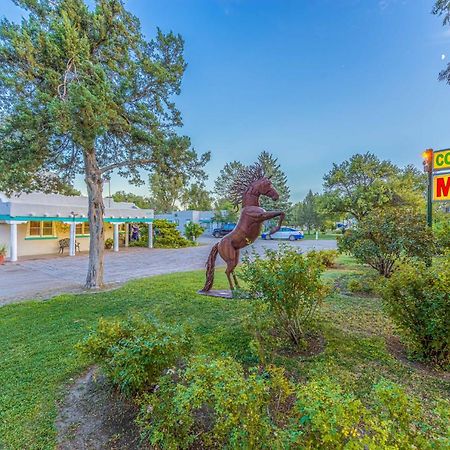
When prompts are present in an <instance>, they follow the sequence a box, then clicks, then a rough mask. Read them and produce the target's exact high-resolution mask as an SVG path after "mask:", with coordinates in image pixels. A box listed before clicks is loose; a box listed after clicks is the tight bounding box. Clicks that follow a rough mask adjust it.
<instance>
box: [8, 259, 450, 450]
mask: <svg viewBox="0 0 450 450" xmlns="http://www.w3.org/2000/svg"><path fill="white" fill-rule="evenodd" d="M340 262H341V263H344V264H345V266H340V269H338V270H331V271H329V272H327V273H326V274H325V277H326V278H327V279H329V280H331V281H332V280H333V279H334V278H336V277H338V276H340V275H341V274H343V273H347V272H349V271H353V270H355V269H357V266H355V265H354V263H353V262H352V261H351V260H349V259H347V260H341V261H340ZM203 276H204V275H203V273H202V272H188V273H179V274H171V275H164V276H158V277H153V278H148V279H142V280H136V281H132V282H129V283H128V284H126V285H125V286H123V287H122V288H120V289H117V290H115V291H110V292H105V293H97V294H83V295H62V296H59V297H56V298H54V299H52V300H49V301H46V302H26V303H21V304H15V305H10V306H5V307H3V308H0V330H1V331H2V332H1V334H0V349H1V353H0V367H1V371H0V448H3V447H4V448H6V449H21V450H22V449H52V448H55V442H56V431H55V427H54V422H55V419H56V415H57V404H58V401H59V400H60V399H61V398H62V396H63V395H64V387H65V386H66V385H67V384H68V383H70V382H71V381H72V380H73V379H74V377H76V376H77V374H79V373H81V372H82V371H83V370H84V369H85V366H84V363H83V362H82V360H81V358H80V357H79V356H78V355H77V353H76V351H75V350H74V345H75V344H76V343H77V342H78V341H79V340H80V339H81V338H82V337H83V336H84V335H85V334H86V332H87V331H88V330H89V329H90V328H91V327H92V326H94V325H95V324H96V322H97V320H98V318H99V317H111V316H117V315H124V314H127V313H128V312H131V311H145V312H151V313H153V314H154V315H155V316H157V317H158V318H159V319H160V320H161V321H166V322H173V323H186V324H189V325H190V326H191V327H192V328H193V330H194V333H195V336H196V343H195V347H196V350H198V351H199V352H207V353H211V354H215V355H220V354H223V353H227V354H229V355H231V356H233V357H236V358H237V359H239V360H240V361H242V362H244V363H245V364H255V363H256V359H255V356H254V355H253V354H252V353H251V351H250V350H249V345H248V344H249V340H250V337H249V336H248V334H247V333H246V332H245V330H244V329H243V325H242V320H243V317H244V316H245V315H246V314H247V313H248V312H249V310H250V308H251V303H249V302H247V301H231V300H224V299H216V298H211V297H204V296H200V295H198V294H196V290H197V289H198V287H199V286H201V285H202V282H203ZM217 287H219V288H220V287H223V288H225V287H226V281H225V277H224V276H223V274H222V273H221V271H220V270H219V271H218V274H217ZM320 322H321V327H322V329H323V333H324V335H325V338H326V341H327V346H326V350H325V351H324V352H323V353H322V354H320V355H318V356H317V357H314V358H296V359H292V358H283V357H280V358H279V361H277V363H279V364H283V365H284V366H286V367H287V368H288V369H289V371H290V372H291V371H292V372H294V373H296V374H297V375H298V376H299V377H300V378H301V379H305V380H307V379H311V378H314V377H316V376H318V375H320V376H323V375H325V376H330V377H331V378H332V379H333V380H334V381H335V382H336V383H339V384H342V385H343V386H345V387H346V388H347V389H349V390H352V391H354V392H355V393H358V394H359V395H364V394H365V393H366V392H368V391H369V390H370V388H371V387H372V384H373V383H374V382H376V381H377V380H379V379H380V378H382V377H384V378H387V379H390V380H393V381H396V382H398V383H400V384H401V385H403V386H404V387H405V388H406V389H407V390H408V391H409V392H410V393H412V394H414V395H416V396H418V397H419V398H420V399H421V400H422V402H423V403H424V404H425V405H426V406H427V405H429V408H430V409H431V405H432V404H433V402H434V401H435V400H436V399H439V398H444V397H446V396H448V392H449V391H450V389H449V388H450V385H449V383H447V382H445V381H444V380H442V379H441V378H439V377H438V376H433V375H432V374H427V373H423V372H420V371H417V370H415V369H413V368H411V367H409V366H405V365H403V364H402V363H400V362H398V361H397V360H396V359H394V358H393V357H391V356H390V355H389V353H388V352H387V351H386V348H385V341H384V336H386V335H389V334H391V333H392V326H391V324H390V322H389V320H388V319H387V318H386V317H385V315H384V314H383V312H382V309H381V305H380V302H379V300H378V299H376V298H357V297H350V296H344V295H340V294H336V293H335V294H333V295H331V296H330V297H329V298H328V299H327V301H326V303H325V305H324V308H323V313H322V316H321V320H320ZM2 445H3V446H2Z"/></svg>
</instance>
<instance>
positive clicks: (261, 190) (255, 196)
mask: <svg viewBox="0 0 450 450" xmlns="http://www.w3.org/2000/svg"><path fill="white" fill-rule="evenodd" d="M261 195H265V196H266V197H269V198H271V199H272V200H278V198H279V194H278V192H277V191H276V190H275V188H274V187H273V186H272V182H271V181H270V179H269V178H268V177H266V176H265V174H264V170H263V167H262V166H261V164H259V163H257V164H254V165H252V166H250V167H246V168H244V169H243V170H242V171H241V172H240V173H239V175H238V176H237V178H236V180H235V181H234V183H233V185H232V186H231V192H230V197H231V198H232V200H233V202H234V203H235V204H236V205H237V204H239V203H240V202H241V201H242V211H241V216H240V218H239V222H238V224H237V225H236V227H235V228H234V230H233V231H232V232H231V233H229V234H227V235H226V236H224V237H223V238H222V239H221V240H220V242H218V243H217V244H215V245H214V246H213V248H212V249H211V253H210V254H209V257H208V261H207V263H206V283H205V286H204V288H203V292H207V291H209V290H211V288H212V286H213V282H214V266H215V264H216V258H217V254H218V253H219V255H220V256H221V257H222V259H223V260H224V261H225V262H226V264H227V268H226V270H225V273H226V275H227V278H228V282H229V283H230V289H231V290H233V289H234V285H233V280H234V283H235V285H236V287H239V284H238V280H237V278H236V275H235V273H234V269H235V268H236V266H237V265H238V263H239V251H240V250H241V249H242V248H244V247H246V246H247V245H250V244H252V243H253V242H254V241H255V240H256V238H257V237H258V236H259V235H260V233H261V229H262V225H263V222H264V221H265V220H269V219H273V218H275V217H279V218H280V219H279V221H278V225H277V226H275V227H274V228H272V230H271V232H270V234H273V233H275V232H277V231H278V230H279V229H280V227H281V224H282V222H283V220H284V217H285V213H284V212H283V211H266V210H265V209H263V208H261V206H259V197H260V196H261ZM232 278H233V280H232Z"/></svg>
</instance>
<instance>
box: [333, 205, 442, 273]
mask: <svg viewBox="0 0 450 450" xmlns="http://www.w3.org/2000/svg"><path fill="white" fill-rule="evenodd" d="M338 248H339V251H340V252H348V253H350V254H352V255H353V256H354V257H355V258H356V259H357V260H358V261H359V262H361V263H363V264H368V265H369V266H371V267H373V268H374V269H376V270H377V271H378V273H379V274H380V275H383V276H385V277H386V278H388V277H390V276H391V275H392V273H393V271H394V270H395V265H396V264H397V263H399V262H402V261H405V260H406V259H408V258H412V257H417V258H421V259H424V260H425V259H430V258H431V257H432V255H433V253H434V240H433V235H432V233H431V231H430V230H429V229H428V227H427V226H426V223H425V218H424V216H423V214H419V213H416V212H415V211H414V210H413V209H410V208H400V207H399V208H384V209H381V208H379V209H377V210H374V211H373V212H372V213H370V214H369V215H367V216H365V217H364V218H363V219H362V220H360V221H359V222H358V223H357V225H356V226H355V228H353V229H351V230H347V231H346V232H345V233H344V235H343V236H340V237H339V239H338Z"/></svg>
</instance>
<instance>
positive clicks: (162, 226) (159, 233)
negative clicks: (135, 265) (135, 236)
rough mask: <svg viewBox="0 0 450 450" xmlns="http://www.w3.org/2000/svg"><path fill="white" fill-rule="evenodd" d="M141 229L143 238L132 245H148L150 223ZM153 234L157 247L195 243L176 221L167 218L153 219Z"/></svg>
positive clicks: (172, 246)
mask: <svg viewBox="0 0 450 450" xmlns="http://www.w3.org/2000/svg"><path fill="white" fill-rule="evenodd" d="M139 231H140V235H141V238H140V239H139V241H133V242H130V247H148V225H144V226H142V227H140V229H139ZM153 234H154V237H153V246H154V247H155V248H180V247H189V246H190V245H193V244H192V241H190V240H189V239H186V238H184V237H183V236H182V235H181V233H180V232H179V231H178V230H177V226H176V224H175V223H173V222H169V221H168V220H165V219H155V220H154V221H153Z"/></svg>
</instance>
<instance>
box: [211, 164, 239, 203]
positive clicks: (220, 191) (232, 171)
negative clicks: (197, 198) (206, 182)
mask: <svg viewBox="0 0 450 450" xmlns="http://www.w3.org/2000/svg"><path fill="white" fill-rule="evenodd" d="M244 167H245V166H244V164H242V163H241V162H239V161H232V162H229V163H226V164H225V166H224V167H223V169H222V170H221V171H220V173H219V176H218V177H217V178H216V181H215V182H214V195H215V196H216V198H217V201H218V202H220V201H222V200H224V199H227V197H228V192H229V191H230V188H231V185H232V184H233V182H234V180H235V178H236V176H237V174H238V173H239V171H240V170H242V169H243V168H244Z"/></svg>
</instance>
